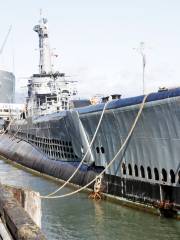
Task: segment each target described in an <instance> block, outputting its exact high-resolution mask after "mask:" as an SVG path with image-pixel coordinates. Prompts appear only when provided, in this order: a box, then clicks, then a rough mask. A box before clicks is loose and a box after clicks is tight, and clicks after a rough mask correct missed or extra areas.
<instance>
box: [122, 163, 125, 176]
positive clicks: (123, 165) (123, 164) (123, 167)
mask: <svg viewBox="0 0 180 240" xmlns="http://www.w3.org/2000/svg"><path fill="white" fill-rule="evenodd" d="M122 172H123V174H124V175H125V174H126V165H125V163H122Z"/></svg>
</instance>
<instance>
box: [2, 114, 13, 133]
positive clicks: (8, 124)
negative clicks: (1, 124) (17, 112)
mask: <svg viewBox="0 0 180 240" xmlns="http://www.w3.org/2000/svg"><path fill="white" fill-rule="evenodd" d="M13 121H14V119H13V118H11V121H10V122H9V124H8V126H7V128H6V129H4V131H3V133H1V135H0V136H3V135H4V134H5V132H6V131H7V130H8V128H10V126H11V124H12V123H13Z"/></svg>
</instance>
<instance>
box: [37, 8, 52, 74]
mask: <svg viewBox="0 0 180 240" xmlns="http://www.w3.org/2000/svg"><path fill="white" fill-rule="evenodd" d="M33 30H34V31H35V32H37V33H38V36H39V54H40V58H39V74H48V73H51V72H52V65H51V51H50V47H49V35H48V26H47V19H46V18H43V17H42V16H41V13H40V20H39V24H38V25H35V26H34V28H33Z"/></svg>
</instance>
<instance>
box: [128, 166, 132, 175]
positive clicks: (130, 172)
mask: <svg viewBox="0 0 180 240" xmlns="http://www.w3.org/2000/svg"><path fill="white" fill-rule="evenodd" d="M128 170H129V175H130V176H132V167H131V164H128Z"/></svg>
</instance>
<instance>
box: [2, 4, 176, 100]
mask: <svg viewBox="0 0 180 240" xmlns="http://www.w3.org/2000/svg"><path fill="white" fill-rule="evenodd" d="M0 4H1V21H0V36H1V38H0V43H1V42H2V41H3V38H4V36H5V34H6V32H7V29H8V27H9V25H10V24H12V26H13V31H12V33H11V35H10V37H9V39H8V42H7V45H6V47H5V49H4V54H3V56H2V57H1V62H3V61H4V64H5V65H7V67H8V68H9V69H10V70H11V69H12V52H13V51H14V56H15V74H16V78H17V87H18V89H19V91H23V90H22V89H21V88H19V86H20V85H21V86H22V85H23V86H24V85H25V84H26V82H25V80H24V79H22V77H28V76H30V75H31V74H32V73H35V72H37V71H38V67H37V65H38V52H37V51H35V49H36V48H37V47H38V37H37V34H36V33H35V32H33V30H32V28H33V26H34V25H35V24H37V22H38V19H39V9H40V8H42V9H43V13H44V16H45V17H47V18H48V23H49V32H50V44H51V47H52V48H56V50H55V51H56V53H57V54H59V58H58V59H57V60H56V62H55V64H56V66H57V68H58V69H60V70H61V71H62V72H65V73H66V74H67V75H71V76H72V79H74V80H78V81H79V83H78V89H79V94H80V95H82V96H92V95H94V94H97V93H101V94H112V93H121V94H122V95H123V96H132V95H137V94H141V93H142V64H141V57H140V55H139V54H138V53H137V52H136V51H134V50H133V48H136V47H138V45H139V43H140V42H141V41H144V42H145V45H146V48H147V50H146V55H147V65H146V74H145V79H146V92H151V91H156V90H157V89H158V87H159V86H178V85H180V14H179V12H180V1H178V0H156V1H155V0H124V1H122V0H108V1H107V0H51V1H50V0H43V1H41V0H38V1H34V0H31V1H22V0H16V1H12V0H11V1H10V0H6V1H2V0H0Z"/></svg>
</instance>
